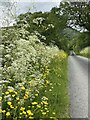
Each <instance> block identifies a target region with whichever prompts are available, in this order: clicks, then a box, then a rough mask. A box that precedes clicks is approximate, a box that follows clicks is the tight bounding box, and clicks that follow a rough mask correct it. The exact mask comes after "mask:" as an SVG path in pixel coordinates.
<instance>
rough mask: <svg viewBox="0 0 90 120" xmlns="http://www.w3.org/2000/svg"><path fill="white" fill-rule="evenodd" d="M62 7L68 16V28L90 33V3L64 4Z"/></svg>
mask: <svg viewBox="0 0 90 120" xmlns="http://www.w3.org/2000/svg"><path fill="white" fill-rule="evenodd" d="M60 7H61V8H62V11H63V12H64V14H67V15H68V26H70V27H73V28H76V29H77V30H78V29H80V30H82V29H83V30H87V32H89V33H90V2H64V3H61V4H60Z"/></svg>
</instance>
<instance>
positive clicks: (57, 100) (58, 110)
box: [46, 56, 69, 118]
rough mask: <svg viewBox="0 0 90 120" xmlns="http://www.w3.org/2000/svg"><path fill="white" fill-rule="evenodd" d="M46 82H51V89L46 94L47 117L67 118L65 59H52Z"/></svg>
mask: <svg viewBox="0 0 90 120" xmlns="http://www.w3.org/2000/svg"><path fill="white" fill-rule="evenodd" d="M48 80H49V81H50V82H51V89H49V90H48V91H47V92H46V96H47V97H48V100H49V101H48V103H49V110H50V112H49V116H51V115H52V117H54V116H55V117H56V118H68V117H69V98H68V89H67V82H68V81H67V80H68V79H67V58H63V59H61V58H60V57H59V56H56V57H55V58H54V59H52V61H51V64H50V73H49V75H48Z"/></svg>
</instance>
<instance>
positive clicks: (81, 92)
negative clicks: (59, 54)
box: [68, 56, 90, 119]
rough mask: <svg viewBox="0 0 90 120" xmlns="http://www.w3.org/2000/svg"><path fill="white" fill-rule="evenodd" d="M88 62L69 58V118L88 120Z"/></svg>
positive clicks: (78, 57) (89, 62)
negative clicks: (85, 119)
mask: <svg viewBox="0 0 90 120" xmlns="http://www.w3.org/2000/svg"><path fill="white" fill-rule="evenodd" d="M89 65H90V60H89V59H87V58H85V57H81V56H69V58H68V79H69V96H70V117H71V118H89V116H90V114H89V115H88V113H89V112H88V111H89V109H88V107H89V108H90V106H89V103H90V102H89V103H88V100H89V99H88V94H89V92H88V83H90V82H88V81H89V69H88V68H89ZM89 119H90V118H89Z"/></svg>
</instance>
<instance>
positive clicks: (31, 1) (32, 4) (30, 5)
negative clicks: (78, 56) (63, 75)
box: [0, 0, 61, 27]
mask: <svg viewBox="0 0 90 120" xmlns="http://www.w3.org/2000/svg"><path fill="white" fill-rule="evenodd" d="M8 1H15V2H16V4H15V6H16V8H15V7H13V13H16V14H17V15H18V14H20V13H25V12H27V11H28V10H29V9H30V11H31V12H36V11H37V12H38V11H42V12H44V11H50V10H51V8H52V7H56V6H59V4H60V1H61V0H0V27H2V26H4V25H5V24H7V23H6V20H7V19H9V21H12V22H11V23H10V25H12V24H13V22H14V20H13V18H10V16H9V15H8V12H7V11H8V10H7V9H8V7H7V6H8V3H7V2H8ZM10 9H11V8H10ZM3 10H4V11H3ZM4 19H5V20H4ZM3 21H4V22H3ZM2 22H3V24H2Z"/></svg>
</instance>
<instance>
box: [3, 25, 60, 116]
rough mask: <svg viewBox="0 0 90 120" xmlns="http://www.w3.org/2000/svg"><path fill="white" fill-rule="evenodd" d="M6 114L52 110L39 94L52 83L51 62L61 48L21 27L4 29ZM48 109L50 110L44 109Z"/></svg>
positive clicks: (20, 114) (32, 114) (46, 100)
mask: <svg viewBox="0 0 90 120" xmlns="http://www.w3.org/2000/svg"><path fill="white" fill-rule="evenodd" d="M1 47H2V99H3V102H2V110H1V111H2V113H3V117H4V118H6V117H10V118H12V117H13V118H17V116H18V118H22V117H26V118H30V117H33V116H34V117H37V116H43V115H46V114H47V113H48V108H47V106H48V98H45V96H44V98H45V99H43V96H42V97H41V98H39V100H38V102H37V100H36V97H38V95H39V93H40V90H41V89H43V88H44V87H46V86H47V85H48V84H49V82H48V80H47V75H48V73H49V68H48V65H49V63H50V60H51V58H53V56H54V55H55V53H57V52H58V51H59V49H58V48H57V47H53V46H52V47H49V46H46V45H45V44H43V43H42V42H40V40H39V39H38V37H37V36H36V35H34V34H32V35H31V34H30V33H29V32H28V31H26V30H25V26H22V27H21V28H9V29H3V30H2V45H1ZM43 108H46V109H47V112H45V111H43Z"/></svg>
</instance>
